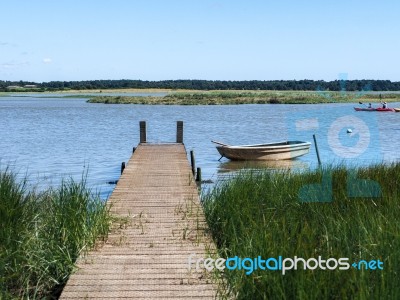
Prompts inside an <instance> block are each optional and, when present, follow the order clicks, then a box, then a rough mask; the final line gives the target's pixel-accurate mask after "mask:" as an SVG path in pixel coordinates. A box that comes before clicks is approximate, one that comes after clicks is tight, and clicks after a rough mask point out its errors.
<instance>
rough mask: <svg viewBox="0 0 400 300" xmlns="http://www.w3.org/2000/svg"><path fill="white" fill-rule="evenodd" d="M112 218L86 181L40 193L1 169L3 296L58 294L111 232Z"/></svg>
mask: <svg viewBox="0 0 400 300" xmlns="http://www.w3.org/2000/svg"><path fill="white" fill-rule="evenodd" d="M110 222H111V217H110V214H109V210H108V208H107V207H106V206H105V204H104V202H102V201H101V200H100V198H98V197H96V196H93V195H92V193H91V192H90V191H89V190H88V189H87V188H86V187H85V183H84V182H83V183H76V182H73V181H72V180H70V181H64V182H63V183H62V184H61V186H60V187H59V188H58V189H57V190H48V191H46V192H42V193H39V194H38V193H35V192H32V191H28V190H27V188H26V185H25V183H24V182H18V181H17V180H16V177H15V175H14V174H12V173H10V172H9V171H5V172H0V299H11V298H36V299H42V298H46V299H48V298H53V297H57V295H58V294H59V293H60V291H61V289H62V287H63V286H64V284H65V282H66V281H67V279H68V276H69V274H70V273H71V272H72V271H73V269H74V263H75V261H76V259H77V257H78V256H79V254H80V253H82V252H84V251H87V250H89V249H90V248H92V247H94V246H95V244H96V240H97V239H98V238H101V237H105V236H106V235H107V233H108V231H109V227H110Z"/></svg>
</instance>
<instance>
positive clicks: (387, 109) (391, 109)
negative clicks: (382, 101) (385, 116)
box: [354, 107, 396, 111]
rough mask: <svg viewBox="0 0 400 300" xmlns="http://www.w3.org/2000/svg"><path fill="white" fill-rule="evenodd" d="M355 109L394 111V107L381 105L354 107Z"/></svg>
mask: <svg viewBox="0 0 400 300" xmlns="http://www.w3.org/2000/svg"><path fill="white" fill-rule="evenodd" d="M354 109H355V110H356V111H396V110H395V109H394V108H383V107H378V108H373V107H371V108H369V107H354Z"/></svg>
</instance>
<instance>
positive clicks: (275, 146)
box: [216, 141, 311, 150]
mask: <svg viewBox="0 0 400 300" xmlns="http://www.w3.org/2000/svg"><path fill="white" fill-rule="evenodd" d="M292 142H293V141H292ZM294 142H298V143H296V144H287V141H283V142H277V143H276V142H275V143H269V144H255V145H237V146H231V145H221V146H217V147H216V148H225V149H235V150H252V149H256V150H267V149H271V150H273V149H294V148H300V147H308V148H309V147H310V146H311V142H301V141H294ZM284 143H286V144H284ZM279 144H282V145H279Z"/></svg>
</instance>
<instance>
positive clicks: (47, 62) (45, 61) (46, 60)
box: [43, 57, 53, 64]
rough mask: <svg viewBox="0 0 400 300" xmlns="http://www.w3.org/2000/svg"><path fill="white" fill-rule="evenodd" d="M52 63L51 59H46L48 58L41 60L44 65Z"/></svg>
mask: <svg viewBox="0 0 400 300" xmlns="http://www.w3.org/2000/svg"><path fill="white" fill-rule="evenodd" d="M52 62H53V60H52V59H51V58H48V57H46V58H43V63H45V64H51V63H52Z"/></svg>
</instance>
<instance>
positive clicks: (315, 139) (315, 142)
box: [313, 134, 321, 165]
mask: <svg viewBox="0 0 400 300" xmlns="http://www.w3.org/2000/svg"><path fill="white" fill-rule="evenodd" d="M313 138H314V145H315V151H316V152H317V159H318V164H319V165H321V158H320V157H319V151H318V144H317V138H316V137H315V134H313Z"/></svg>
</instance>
